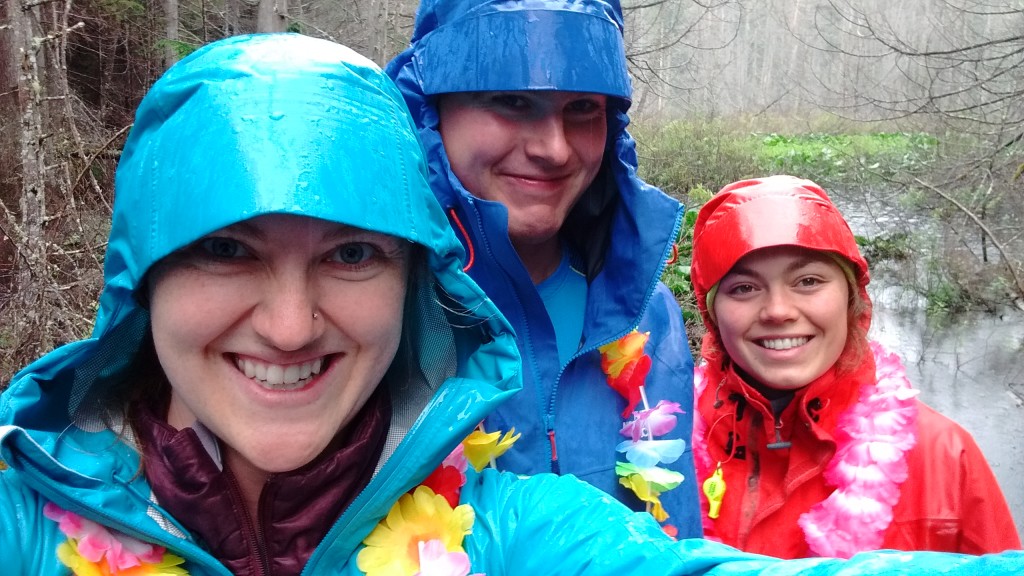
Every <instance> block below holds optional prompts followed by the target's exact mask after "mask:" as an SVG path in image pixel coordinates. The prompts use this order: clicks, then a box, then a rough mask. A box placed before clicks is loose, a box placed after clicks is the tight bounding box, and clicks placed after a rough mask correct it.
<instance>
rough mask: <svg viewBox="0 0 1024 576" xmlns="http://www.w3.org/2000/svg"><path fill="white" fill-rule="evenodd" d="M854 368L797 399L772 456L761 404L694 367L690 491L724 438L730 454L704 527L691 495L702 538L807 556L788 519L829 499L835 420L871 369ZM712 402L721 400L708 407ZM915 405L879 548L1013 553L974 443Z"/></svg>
mask: <svg viewBox="0 0 1024 576" xmlns="http://www.w3.org/2000/svg"><path fill="white" fill-rule="evenodd" d="M864 364H865V365H864V366H861V368H860V369H859V370H858V372H856V373H854V374H852V375H846V376H844V377H843V379H842V380H843V382H838V381H837V379H836V378H835V376H834V375H833V374H832V372H828V373H826V374H825V375H823V376H822V377H821V378H819V379H818V380H816V381H815V382H812V383H811V384H809V385H808V386H806V387H804V388H803V389H801V390H799V391H797V392H796V395H795V397H794V398H793V400H792V401H791V402H790V403H789V405H788V406H787V407H786V408H785V409H784V410H783V412H782V414H781V422H782V426H781V428H780V430H779V432H780V437H781V439H782V440H784V441H789V442H792V446H791V447H789V448H787V449H774V450H773V449H769V448H768V447H767V444H769V443H772V442H775V441H776V435H775V426H774V425H773V418H772V412H771V409H770V405H769V403H768V401H767V400H766V399H765V398H764V397H763V396H762V395H761V394H759V393H758V392H757V391H756V390H754V389H753V388H752V387H751V386H749V385H748V384H746V383H745V382H743V381H742V380H741V379H740V378H739V377H738V376H737V375H736V373H735V372H733V371H732V370H728V371H727V372H726V373H725V374H723V373H722V372H718V371H714V370H711V369H709V367H706V366H705V367H702V369H707V370H706V371H707V374H705V375H704V376H705V380H706V385H705V383H704V382H701V383H700V384H699V385H703V391H702V392H700V393H699V395H698V398H697V402H696V404H697V412H698V417H697V418H695V419H694V420H695V421H700V420H702V421H703V422H701V423H700V424H698V425H697V426H695V434H694V440H695V445H694V452H695V457H696V462H697V474H698V482H703V481H704V479H705V478H707V477H708V476H709V475H710V474H711V473H712V472H713V471H714V466H715V464H716V462H717V461H718V460H720V459H725V458H727V456H726V454H727V450H726V448H728V447H729V441H730V435H731V436H732V437H733V438H734V439H735V440H734V444H735V449H736V450H737V452H736V455H735V456H734V457H733V458H732V459H731V460H728V461H727V462H725V463H724V464H723V465H722V469H723V473H724V480H725V483H726V491H725V495H724V499H723V503H722V506H721V510H720V515H719V517H718V519H717V520H710V519H708V516H707V514H708V500H707V498H706V497H705V496H704V495H703V494H702V495H701V506H702V511H703V514H704V520H705V536H706V537H709V538H712V539H720V540H721V541H723V542H725V543H726V544H730V545H732V546H735V547H737V548H740V549H741V550H746V551H749V552H757V553H761V554H768V555H771V556H776V557H781V558H800V557H806V556H809V555H811V553H810V551H809V550H808V545H807V542H806V539H805V535H804V533H803V530H802V529H801V528H800V527H799V526H798V525H797V519H798V518H799V517H800V515H801V514H803V513H805V512H807V511H808V510H809V509H810V508H811V506H813V505H815V504H817V503H818V502H821V501H822V500H824V499H825V498H826V497H827V496H828V495H829V494H831V493H832V492H833V490H834V487H832V486H829V485H828V484H827V483H826V481H825V479H824V477H823V472H824V470H825V467H826V466H827V465H828V463H829V461H830V460H831V458H832V455H833V454H834V453H835V450H836V442H835V440H834V438H833V431H834V430H835V426H836V422H837V420H838V417H839V415H840V414H842V412H843V411H844V410H845V409H846V408H847V407H849V406H850V405H851V404H852V403H854V402H856V401H857V399H858V392H859V388H860V386H861V385H864V384H859V385H853V386H851V385H849V384H850V382H849V379H854V380H855V381H857V382H862V383H865V382H870V380H871V379H873V377H874V362H871V361H870V360H868V361H866V362H865V363H864ZM712 372H717V374H711V373H712ZM718 382H722V386H721V388H720V389H718V386H716V384H717V383H718ZM716 396H717V398H719V399H720V400H721V401H722V403H721V404H720V406H719V407H718V408H716V407H715V400H716ZM917 406H918V416H917V422H916V426H917V444H916V445H915V446H914V447H913V448H912V449H911V450H910V451H909V452H908V453H907V455H906V457H907V458H908V468H909V471H908V478H907V479H906V481H904V482H903V483H902V484H901V485H900V487H899V491H900V497H899V501H898V503H897V504H896V505H895V506H894V507H893V510H892V511H893V520H892V522H891V524H890V525H889V527H888V529H887V530H886V531H885V535H884V540H883V543H882V546H881V548H889V549H898V550H936V551H944V552H963V553H969V554H982V553H987V552H1001V551H1003V550H1007V549H1019V548H1020V547H1021V542H1020V537H1019V536H1018V534H1017V530H1016V528H1015V526H1014V523H1013V519H1012V517H1011V515H1010V511H1009V508H1008V506H1007V504H1006V500H1005V499H1004V497H1003V494H1002V491H1001V490H1000V489H999V486H998V484H997V483H996V479H995V476H994V475H993V474H992V471H991V469H990V468H989V466H988V463H987V462H986V461H985V458H984V457H983V456H982V453H981V450H980V449H979V448H978V446H977V444H976V443H975V442H974V439H973V438H972V437H971V435H970V434H969V433H968V432H967V431H966V430H964V429H963V428H962V427H960V426H959V425H958V424H956V423H955V422H953V421H952V420H950V419H949V418H947V417H945V416H943V415H941V414H939V413H938V412H936V411H934V410H932V409H931V408H929V407H928V406H926V405H924V404H923V403H921V402H917ZM735 413H738V414H739V418H737V419H736V421H735V427H734V424H733V417H732V414H735ZM815 417H816V418H817V421H815ZM716 422H717V423H716ZM700 431H702V432H703V435H702V437H701V439H698V437H697V434H698V432H700ZM701 440H703V442H702V441H701ZM740 456H742V458H741V457H740ZM744 487H747V489H746V491H744Z"/></svg>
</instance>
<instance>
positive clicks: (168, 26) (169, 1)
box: [163, 0, 206, 70]
mask: <svg viewBox="0 0 1024 576" xmlns="http://www.w3.org/2000/svg"><path fill="white" fill-rule="evenodd" d="M163 5H164V36H165V37H166V38H167V46H166V48H164V61H163V69H164V70H166V69H168V68H170V67H171V66H172V65H173V64H174V63H175V62H177V61H178V47H177V44H178V40H179V36H178V0H163ZM203 32H206V27H205V26H204V27H203Z"/></svg>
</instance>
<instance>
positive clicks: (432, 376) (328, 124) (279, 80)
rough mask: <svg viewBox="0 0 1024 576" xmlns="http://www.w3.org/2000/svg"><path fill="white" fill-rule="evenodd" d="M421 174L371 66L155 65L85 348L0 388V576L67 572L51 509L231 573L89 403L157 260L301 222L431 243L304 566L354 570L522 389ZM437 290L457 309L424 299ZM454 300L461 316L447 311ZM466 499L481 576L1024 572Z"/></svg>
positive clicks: (567, 497) (224, 51) (243, 61)
mask: <svg viewBox="0 0 1024 576" xmlns="http://www.w3.org/2000/svg"><path fill="white" fill-rule="evenodd" d="M424 170H425V168H424V165H423V159H422V157H421V149H420V147H419V145H418V143H416V141H415V134H414V131H413V128H412V126H411V124H410V122H409V120H408V116H407V114H406V111H405V109H404V107H403V105H402V103H401V96H400V95H399V94H398V93H397V91H396V90H395V89H394V87H393V86H392V85H391V84H390V83H389V81H388V80H387V79H386V78H385V77H384V76H383V74H381V73H380V71H379V70H378V69H377V68H376V67H375V66H374V65H373V64H372V63H370V62H369V61H368V60H365V59H364V58H362V57H360V56H358V55H356V54H355V53H353V52H351V51H349V50H347V49H345V48H342V47H340V46H338V45H336V44H333V43H329V42H326V41H321V40H313V39H309V38H305V37H302V36H296V35H287V34H285V35H270V36H250V37H235V38H231V39H227V40H224V41H221V42H217V43H215V44H212V45H210V46H207V47H205V48H203V49H200V50H199V51H197V52H196V53H194V54H193V55H192V56H190V57H189V58H186V59H184V60H182V61H181V62H180V63H179V64H177V65H176V66H174V67H173V68H172V69H171V70H170V71H169V72H168V73H167V74H165V75H164V76H163V77H162V78H161V79H160V80H159V81H158V82H157V83H156V85H155V86H154V87H153V88H152V90H151V91H150V93H149V94H148V95H147V97H146V99H145V100H144V101H143V103H142V104H141V106H140V109H139V112H138V115H137V117H136V124H135V127H134V129H133V131H132V133H131V135H130V136H129V141H128V143H127V145H126V147H125V150H124V154H123V156H122V160H121V163H120V166H119V167H118V173H117V199H116V201H115V206H114V219H113V227H112V230H111V237H110V243H109V246H108V253H107V261H106V268H105V279H106V286H105V288H104V292H103V295H102V297H101V307H100V311H99V314H98V318H97V322H96V327H95V332H94V334H93V336H92V337H91V338H89V339H86V340H83V341H79V342H75V343H73V344H69V345H67V346H64V347H62V348H60V349H58V350H55V351H54V352H52V353H50V354H47V355H46V356H44V357H43V358H41V359H40V360H38V361H36V362H34V363H33V364H31V365H30V366H28V367H27V368H25V369H24V370H22V371H21V372H20V373H19V374H17V375H16V376H15V378H14V380H13V381H12V383H11V385H10V388H9V389H8V390H7V391H5V392H4V394H3V395H2V397H0V550H3V551H4V552H5V555H4V565H3V570H2V572H3V573H4V574H5V575H12V576H55V575H67V574H69V570H68V569H67V568H65V567H64V566H62V565H61V564H60V562H59V561H58V559H57V556H56V550H57V547H58V545H60V544H61V543H62V542H64V540H65V537H64V536H63V535H62V534H61V533H60V531H59V529H58V526H57V524H56V523H55V522H53V521H51V520H49V519H47V518H45V517H44V515H43V511H42V510H43V506H44V505H45V503H46V502H53V503H55V504H57V505H59V506H61V507H62V508H65V509H67V510H69V511H72V512H75V513H78V514H80V515H82V516H84V517H86V518H89V519H91V520H93V521H96V522H98V523H101V524H103V525H105V526H108V527H110V528H113V529H116V530H119V531H121V532H123V533H126V534H129V535H131V536H133V537H136V538H140V539H142V540H145V541H148V542H153V543H158V544H160V545H163V546H166V547H167V548H168V549H170V550H171V551H173V552H174V553H176V554H178V555H180V556H182V557H184V558H185V559H186V564H185V565H184V568H185V569H186V570H188V572H189V574H191V575H193V576H206V575H221V576H224V575H227V574H228V572H227V571H226V570H225V569H224V567H223V566H222V565H220V564H219V563H217V562H216V560H215V559H214V558H212V557H211V556H210V555H209V554H208V553H207V552H206V551H205V550H204V548H203V546H202V545H201V543H199V542H197V541H196V540H195V539H194V538H193V537H191V536H190V535H189V534H188V533H187V532H185V531H184V530H183V529H182V526H181V525H180V524H179V523H178V522H177V521H176V520H175V519H174V518H171V517H168V516H167V515H166V514H165V513H164V512H163V511H162V510H161V508H160V506H159V503H157V502H155V501H154V500H153V497H152V495H151V492H150V489H149V485H148V484H147V482H146V479H145V476H144V475H143V474H140V473H139V471H140V468H139V465H140V462H139V457H138V452H137V451H136V449H135V448H134V447H133V446H132V445H131V444H130V440H129V439H128V438H127V437H125V436H119V435H117V434H115V432H114V431H112V430H111V429H109V428H108V427H107V426H106V425H105V424H104V422H111V420H110V418H107V419H106V420H103V419H101V418H98V416H99V415H98V414H97V413H96V409H97V406H99V405H98V404H97V403H96V399H97V398H100V397H102V395H103V392H104V387H105V386H107V385H109V384H110V383H111V382H112V381H115V380H116V379H117V376H118V373H119V372H120V371H121V370H122V369H123V367H124V365H125V363H126V362H127V361H128V360H129V359H130V358H131V356H132V355H133V354H134V349H135V348H136V347H137V346H138V344H139V341H140V340H141V338H142V335H143V334H144V333H145V332H146V331H147V330H148V329H149V321H148V315H147V313H146V311H145V310H144V309H143V308H142V307H140V305H139V304H138V302H137V300H136V299H135V294H136V291H137V290H138V289H139V288H140V286H141V285H142V283H143V279H144V277H145V274H146V271H147V270H149V269H150V268H151V266H152V265H153V264H154V263H155V262H156V261H158V260H159V259H160V258H162V257H163V256H165V255H167V254H169V253H170V252H172V251H174V250H176V249H178V248H181V247H182V246H185V245H187V244H189V243H191V242H193V241H194V240H196V239H198V238H200V237H202V236H203V235H205V234H208V233H210V232H212V231H214V230H216V229H218V228H220V227H222V226H224V225H226V224H230V223H233V222H236V221H240V220H244V219H248V218H251V217H253V216H256V215H260V214H266V213H289V214H299V215H304V216H311V217H315V218H323V219H327V220H331V221H337V222H342V223H347V224H351V225H355V226H361V227H364V228H367V229H371V230H379V231H382V232H387V233H389V234H395V235H397V236H401V237H403V238H407V239H409V240H410V241H412V242H415V243H417V244H420V245H422V246H423V247H424V249H425V252H426V253H427V261H428V268H429V270H430V272H431V274H430V275H429V276H430V281H428V282H422V283H421V284H420V285H419V286H418V287H416V288H415V290H420V291H422V293H420V294H419V297H422V299H421V300H420V301H419V302H417V304H416V305H415V306H412V307H411V309H412V310H415V311H416V312H415V313H414V314H410V315H409V316H410V317H407V318H406V322H407V324H406V326H405V328H406V330H407V335H408V337H409V338H410V340H411V341H412V342H413V343H418V345H417V346H416V349H417V350H418V353H417V354H413V358H414V360H413V362H415V363H418V365H419V368H420V369H421V370H422V371H423V374H422V378H413V379H411V380H410V381H409V382H404V383H402V385H401V386H400V387H398V388H395V389H393V390H392V392H393V398H392V401H393V403H394V416H393V418H392V425H393V429H392V430H391V431H390V432H389V442H388V447H387V448H386V449H385V451H386V453H385V455H384V456H383V458H382V462H381V463H380V465H379V466H378V471H377V473H376V474H375V475H374V477H373V479H372V480H371V481H370V484H369V485H368V486H367V487H366V488H365V489H364V490H363V491H362V493H361V494H360V495H359V496H358V497H357V498H356V500H355V501H354V502H353V503H352V505H351V506H350V507H349V508H348V510H346V511H345V512H344V513H343V515H342V516H341V517H340V518H339V519H338V520H337V522H336V524H335V526H334V527H333V529H332V530H331V531H330V533H329V534H328V535H327V537H326V538H325V539H324V541H323V542H322V543H321V544H320V546H319V547H318V548H317V550H316V551H315V552H314V554H313V556H312V557H311V559H310V561H309V563H308V564H307V566H306V568H305V570H304V573H305V574H310V575H333V574H350V575H351V574H360V573H361V572H360V571H359V570H358V568H357V567H356V566H355V564H356V562H355V557H356V554H357V552H358V550H359V549H360V547H361V544H360V542H361V541H362V539H363V538H364V537H365V536H366V535H367V534H368V533H369V532H370V530H371V529H372V528H373V527H374V526H375V525H376V524H377V523H378V522H379V521H380V520H381V519H382V518H384V517H385V515H386V514H387V512H388V510H389V509H390V508H391V506H392V504H393V503H394V501H395V500H396V499H397V498H398V496H399V495H401V494H403V493H405V492H406V491H407V490H409V489H410V488H411V487H413V486H415V485H416V484H417V483H419V482H420V481H421V480H422V479H423V478H424V476H425V475H426V474H427V473H428V472H429V471H430V470H432V469H433V468H434V467H435V466H436V465H437V464H438V463H439V462H440V460H441V459H442V458H443V457H444V456H445V455H446V454H447V453H448V452H449V451H450V450H451V448H452V447H453V446H454V445H455V444H456V443H457V442H458V441H459V440H461V438H462V437H463V436H464V435H465V434H466V433H467V432H468V431H469V430H470V429H472V427H473V426H474V425H475V424H476V422H477V421H478V420H479V419H480V418H483V417H484V416H485V415H486V414H487V413H488V412H489V411H490V410H493V409H494V407H495V406H496V405H497V404H498V403H500V402H501V401H503V400H504V399H505V398H507V397H508V396H509V395H510V394H512V393H514V392H515V390H516V389H518V387H519V377H518V369H519V358H518V354H517V352H516V348H515V346H514V343H513V341H512V337H511V335H510V331H509V328H508V325H507V323H506V322H505V321H504V319H503V318H502V317H501V315H500V314H498V313H497V311H496V310H495V309H494V307H493V305H492V304H491V303H490V301H489V300H488V299H487V298H486V297H485V296H484V295H483V293H482V292H481V291H480V289H479V288H478V287H477V286H476V284H475V283H473V282H472V281H471V280H469V279H468V277H467V276H465V275H464V274H462V272H461V271H460V266H461V263H460V256H461V249H460V247H459V245H458V243H457V241H456V240H455V238H454V237H453V236H452V234H451V232H450V230H449V228H448V226H447V222H446V220H445V218H444V216H443V214H442V213H441V212H440V209H439V208H438V206H437V205H436V203H435V201H434V199H433V197H432V196H431V194H430V192H429V191H428V188H427V184H426V179H425V173H424ZM435 284H436V286H435ZM440 294H444V298H446V299H447V301H446V302H445V308H442V307H441V306H437V305H436V302H435V301H434V299H435V298H439V297H440V296H439V295H440ZM432 303H433V304H432ZM445 309H447V310H454V311H457V312H459V314H458V315H457V316H456V317H454V320H455V321H447V320H448V319H450V318H451V317H449V316H445V315H444V310H445ZM466 310H472V311H473V312H472V313H471V314H468V315H467V313H466V312H465V311H466ZM437 313H440V314H442V316H436V315H435V314H437ZM424 342H429V343H430V344H431V346H427V345H425V344H424ZM138 384H139V385H146V383H145V382H139V383H138ZM462 501H463V502H464V503H467V504H470V505H471V506H473V508H474V510H475V511H476V521H475V523H474V525H473V533H472V534H471V535H470V536H468V537H467V538H466V540H465V542H464V545H465V547H466V550H467V552H468V554H469V556H470V559H471V561H472V565H473V572H484V573H486V574H488V575H489V576H502V575H524V576H525V575H530V576H535V575H540V574H558V575H560V576H562V575H568V574H590V575H594V574H597V575H601V574H608V575H619V574H632V573H642V574H653V575H660V574H673V575H689V574H694V575H696V574H721V575H750V574H762V573H763V574H766V575H772V574H795V573H797V572H800V571H804V572H800V573H803V574H810V575H811V576H827V575H832V574H837V575H838V574H840V573H842V574H859V573H865V574H867V573H871V574H940V573H941V574H981V573H985V574H988V575H990V576H999V575H1001V574H1011V573H1019V572H1020V570H1022V569H1024V555H1022V554H1004V555H1000V556H991V557H983V558H973V557H966V556H957V555H942V554H916V555H915V554H870V555H864V556H862V557H858V558H857V559H855V560H854V561H852V562H835V561H819V560H802V561H793V562H782V561H777V560H772V559H768V558H764V557H760V556H756V555H750V554H746V553H741V552H738V551H736V550H734V549H732V548H729V547H726V546H723V545H721V544H716V543H713V542H709V541H705V540H699V539H698V540H690V541H683V542H678V543H675V542H672V541H671V540H669V539H668V538H667V537H665V536H664V534H663V533H662V532H661V531H660V529H659V528H658V526H657V525H656V524H655V523H654V522H653V521H652V520H651V519H650V517H649V516H648V515H646V514H637V513H632V512H630V511H628V510H627V509H626V508H625V507H623V506H622V505H621V504H619V503H617V502H615V501H613V500H611V499H610V498H608V497H607V496H605V495H603V494H601V493H600V492H598V491H596V490H594V489H593V488H591V487H590V486H587V485H586V484H584V483H581V482H579V481H577V480H576V479H574V478H571V477H559V476H553V475H539V476H534V477H532V478H529V479H520V478H518V477H516V476H514V475H512V474H509V473H498V472H495V471H493V470H491V471H485V472H484V473H483V474H470V477H469V479H468V482H467V484H466V486H465V487H464V488H463V491H462Z"/></svg>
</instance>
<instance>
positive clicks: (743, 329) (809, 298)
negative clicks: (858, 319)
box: [714, 246, 850, 390]
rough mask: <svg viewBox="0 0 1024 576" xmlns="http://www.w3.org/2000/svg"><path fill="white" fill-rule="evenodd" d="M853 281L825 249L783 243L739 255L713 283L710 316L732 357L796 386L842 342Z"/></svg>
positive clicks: (784, 385) (768, 380) (767, 377)
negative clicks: (724, 273)
mask: <svg viewBox="0 0 1024 576" xmlns="http://www.w3.org/2000/svg"><path fill="white" fill-rule="evenodd" d="M849 302H850V287H849V283H848V282H847V280H846V275H845V274H844V273H843V270H842V268H840V267H839V265H838V264H836V262H835V261H834V260H833V259H832V258H830V257H829V256H828V255H827V254H824V253H821V252H817V251H814V250H808V249H806V248H798V247H792V246H782V247H776V248H764V249H761V250H757V251H755V252H752V253H750V254H747V255H746V256H744V257H743V258H742V259H741V260H740V261H739V262H737V263H736V265H735V266H733V267H732V269H730V270H729V273H728V274H726V275H725V277H723V278H722V281H721V282H719V284H718V291H717V293H716V295H715V298H714V310H715V319H716V322H717V324H716V325H717V327H718V330H719V334H720V336H721V339H722V345H723V346H724V347H725V351H726V353H728V355H729V358H731V359H732V361H733V362H735V363H736V366H737V367H739V368H740V369H742V370H743V371H744V372H745V373H746V374H747V375H748V376H750V377H752V378H754V379H755V380H757V381H758V382H759V383H761V384H762V385H764V386H767V387H768V388H773V389H776V390H795V389H798V388H802V387H804V386H806V385H808V384H810V383H811V382H812V381H814V380H815V379H816V378H818V377H819V376H821V375H822V374H824V373H825V372H826V371H827V370H828V369H829V368H831V367H832V365H833V364H835V363H836V361H837V360H838V359H839V356H840V355H841V354H842V353H843V349H844V348H845V347H846V339H847V333H848V331H849V329H848V325H847V323H848V318H849V316H848V307H849Z"/></svg>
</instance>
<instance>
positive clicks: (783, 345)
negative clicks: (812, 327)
mask: <svg viewBox="0 0 1024 576" xmlns="http://www.w3.org/2000/svg"><path fill="white" fill-rule="evenodd" d="M810 341H811V339H810V338H808V337H806V336H803V337H800V338H765V339H761V340H756V342H757V344H758V346H761V347H762V348H767V349H769V350H789V349H790V348H796V347H798V346H803V345H804V344H807V343H808V342H810Z"/></svg>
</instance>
